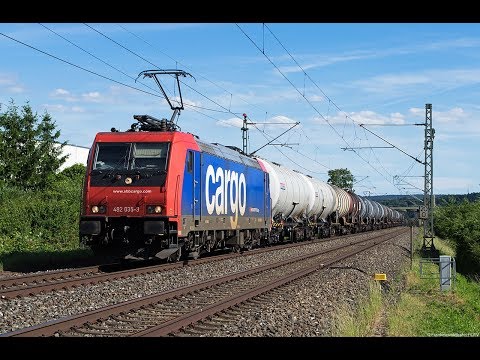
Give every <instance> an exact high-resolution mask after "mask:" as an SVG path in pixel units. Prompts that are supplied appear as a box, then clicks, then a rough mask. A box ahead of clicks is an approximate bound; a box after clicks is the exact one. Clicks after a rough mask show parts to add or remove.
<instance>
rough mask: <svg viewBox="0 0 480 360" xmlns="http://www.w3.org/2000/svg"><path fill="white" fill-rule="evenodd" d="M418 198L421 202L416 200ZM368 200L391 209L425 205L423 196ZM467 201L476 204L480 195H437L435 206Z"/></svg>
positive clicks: (395, 196) (375, 197)
mask: <svg viewBox="0 0 480 360" xmlns="http://www.w3.org/2000/svg"><path fill="white" fill-rule="evenodd" d="M413 196H415V197H417V198H418V199H419V200H417V199H415V198H414V197H413ZM367 199H370V200H375V201H377V202H379V203H381V204H383V205H386V206H389V207H400V208H401V207H412V206H419V205H423V194H416V195H408V196H407V195H380V196H368V197H367ZM465 200H467V201H468V202H474V201H477V200H480V193H478V192H474V193H470V194H455V195H451V194H440V195H435V205H438V206H443V205H447V204H453V203H456V204H458V203H462V202H463V201H465Z"/></svg>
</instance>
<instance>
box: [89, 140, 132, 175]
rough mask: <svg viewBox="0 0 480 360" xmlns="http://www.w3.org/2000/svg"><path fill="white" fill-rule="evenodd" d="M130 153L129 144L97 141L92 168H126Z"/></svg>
mask: <svg viewBox="0 0 480 360" xmlns="http://www.w3.org/2000/svg"><path fill="white" fill-rule="evenodd" d="M129 154H130V144H125V143H109V144H105V143H98V144H97V153H96V155H95V162H94V164H93V169H94V170H110V169H127V168H128V160H129Z"/></svg>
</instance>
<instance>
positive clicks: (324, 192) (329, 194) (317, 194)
mask: <svg viewBox="0 0 480 360" xmlns="http://www.w3.org/2000/svg"><path fill="white" fill-rule="evenodd" d="M302 176H303V177H304V178H305V181H306V182H307V183H309V184H310V189H311V194H310V195H309V204H308V208H307V216H308V217H309V218H311V217H314V218H315V220H318V219H322V220H325V219H326V218H327V217H328V216H329V215H330V214H331V213H332V212H333V211H334V210H335V207H336V205H337V202H336V200H337V198H336V196H335V195H334V191H333V189H332V187H331V186H330V185H328V184H327V183H325V182H323V181H321V180H318V179H315V178H312V177H311V176H309V175H303V174H302Z"/></svg>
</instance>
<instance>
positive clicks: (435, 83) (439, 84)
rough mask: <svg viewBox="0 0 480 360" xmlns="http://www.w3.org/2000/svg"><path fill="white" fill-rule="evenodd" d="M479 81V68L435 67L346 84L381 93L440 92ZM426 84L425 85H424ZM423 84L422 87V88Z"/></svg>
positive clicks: (430, 93)
mask: <svg viewBox="0 0 480 360" xmlns="http://www.w3.org/2000/svg"><path fill="white" fill-rule="evenodd" d="M478 82H480V69H436V70H428V71H422V72H417V73H397V74H384V75H378V76H373V77H371V78H368V79H363V80H356V81H353V82H352V83H351V84H348V85H346V86H347V87H350V88H355V89H357V90H358V89H361V90H363V91H366V92H370V93H378V94H382V95H388V94H390V95H391V94H395V95H403V94H405V93H407V92H408V93H416V94H417V96H418V93H419V91H418V89H421V90H422V93H428V94H429V95H432V93H441V92H445V91H450V90H452V89H455V88H459V87H461V86H465V85H470V84H476V83H478ZM424 85H427V86H424ZM422 86H423V88H422Z"/></svg>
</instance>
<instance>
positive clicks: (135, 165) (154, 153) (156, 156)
mask: <svg viewBox="0 0 480 360" xmlns="http://www.w3.org/2000/svg"><path fill="white" fill-rule="evenodd" d="M133 145H134V146H133V157H132V164H131V169H150V170H166V168H167V154H168V145H169V144H168V143H135V144H133Z"/></svg>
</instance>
